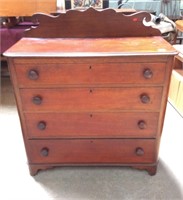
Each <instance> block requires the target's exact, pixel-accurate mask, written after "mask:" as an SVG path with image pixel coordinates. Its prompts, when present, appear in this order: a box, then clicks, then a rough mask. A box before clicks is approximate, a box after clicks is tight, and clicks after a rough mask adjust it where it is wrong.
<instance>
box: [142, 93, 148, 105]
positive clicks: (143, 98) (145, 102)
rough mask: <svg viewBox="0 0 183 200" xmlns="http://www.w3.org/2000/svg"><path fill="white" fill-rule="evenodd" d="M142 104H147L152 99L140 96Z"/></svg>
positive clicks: (144, 95) (145, 95)
mask: <svg viewBox="0 0 183 200" xmlns="http://www.w3.org/2000/svg"><path fill="white" fill-rule="evenodd" d="M140 99H141V102H142V103H144V104H147V103H149V102H150V97H149V96H148V95H147V94H142V95H140Z"/></svg>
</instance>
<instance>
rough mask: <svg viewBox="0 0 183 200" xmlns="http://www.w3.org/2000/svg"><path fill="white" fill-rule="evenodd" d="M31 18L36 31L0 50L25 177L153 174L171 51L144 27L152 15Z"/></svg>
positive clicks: (91, 11)
mask: <svg viewBox="0 0 183 200" xmlns="http://www.w3.org/2000/svg"><path fill="white" fill-rule="evenodd" d="M35 18H36V19H37V20H38V21H39V22H40V26H39V27H38V28H36V29H33V28H32V29H31V30H30V31H28V32H27V33H26V35H27V38H23V39H21V40H20V41H19V42H18V43H16V44H15V45H14V46H13V47H12V48H11V49H10V50H8V51H7V52H6V53H5V55H6V56H7V57H8V61H9V69H10V73H11V78H12V82H13V87H14V91H15V97H16V102H17V107H18V111H19V116H20V121H21V127H22V133H23V138H24V142H25V149H26V152H27V158H28V163H29V168H30V174H31V175H35V174H36V173H37V172H38V170H41V169H49V168H52V167H55V166H70V165H73V166H75V165H77V166H88V165H90V166H96V165H97V166H106V165H107V166H130V167H133V168H136V169H143V170H147V171H148V173H149V174H150V175H154V174H155V173H156V170H157V163H158V152H159V145H160V140H161V132H162V127H163V121H164V114H165V109H166V103H167V94H168V88H169V82H170V75H171V70H172V61H173V57H174V55H176V51H175V50H174V49H173V48H172V46H171V45H170V44H169V43H167V42H166V41H165V40H164V39H163V38H161V37H160V36H159V35H160V34H159V31H157V30H155V29H152V28H151V27H145V26H144V25H143V23H142V21H143V19H144V18H146V20H149V19H150V15H149V14H147V13H139V14H134V15H131V16H130V15H129V16H124V15H123V14H122V13H116V12H115V11H113V10H110V9H109V10H104V11H96V10H94V9H88V10H86V11H68V12H67V13H65V14H61V15H60V16H58V17H53V16H45V15H40V14H39V15H35ZM81 18H82V19H83V20H82V21H80V20H81ZM88 19H90V20H88ZM104 19H105V20H104ZM86 22H87V23H86ZM46 27H47V29H46ZM71 29H72V30H73V31H72V32H71V31H70V30H71ZM28 36H29V37H28ZM40 37H41V38H40Z"/></svg>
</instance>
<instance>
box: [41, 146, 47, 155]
mask: <svg viewBox="0 0 183 200" xmlns="http://www.w3.org/2000/svg"><path fill="white" fill-rule="evenodd" d="M48 154H49V149H48V148H47V147H44V148H42V149H41V155H42V156H44V157H47V156H48Z"/></svg>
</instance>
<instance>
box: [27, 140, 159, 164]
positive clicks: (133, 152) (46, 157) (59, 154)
mask: <svg viewBox="0 0 183 200" xmlns="http://www.w3.org/2000/svg"><path fill="white" fill-rule="evenodd" d="M28 145H29V152H28V157H29V163H32V164H34V163H38V164H45V163H57V164H128V163H155V162H156V160H157V148H156V140H155V139H82V140H81V139H75V140H69V139H68V140H66V139H64V140H29V141H28Z"/></svg>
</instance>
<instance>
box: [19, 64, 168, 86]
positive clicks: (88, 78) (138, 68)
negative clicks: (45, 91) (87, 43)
mask: <svg viewBox="0 0 183 200" xmlns="http://www.w3.org/2000/svg"><path fill="white" fill-rule="evenodd" d="M15 70H16V75H17V79H18V83H19V87H28V86H29V87H44V86H45V85H77V84H79V85H80V84H82V85H83V84H86V85H88V84H89V85H98V84H110V85H111V84H121V83H126V84H133V83H139V84H144V83H145V84H153V83H155V84H162V83H163V82H164V78H165V77H164V76H165V63H104V64H83V63H82V64H78V63H77V64H75V63H73V64H35V65H30V64H25V65H16V66H15Z"/></svg>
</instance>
